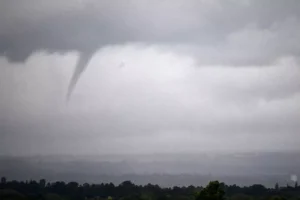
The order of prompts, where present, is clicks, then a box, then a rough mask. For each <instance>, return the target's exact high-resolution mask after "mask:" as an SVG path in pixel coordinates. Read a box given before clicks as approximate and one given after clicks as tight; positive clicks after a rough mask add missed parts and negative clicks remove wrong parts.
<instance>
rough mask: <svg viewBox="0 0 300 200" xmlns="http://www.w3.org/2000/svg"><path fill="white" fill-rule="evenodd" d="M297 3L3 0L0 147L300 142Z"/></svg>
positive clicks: (101, 149)
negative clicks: (70, 96)
mask: <svg viewBox="0 0 300 200" xmlns="http://www.w3.org/2000/svg"><path fill="white" fill-rule="evenodd" d="M299 10H300V4H299V1H298V0H252V1H251V0H227V1H223V0H163V1H159V0H157V1H156V0H154V1H153V0H152V1H150V0H126V1H125V0H111V1H96V0H85V1H80V0H78V1H74V0H64V1H58V0H53V1H50V0H23V1H18V0H3V1H0V97H1V101H0V128H1V131H0V151H1V152H4V154H5V153H7V154H9V153H15V154H34V153H36V152H40V153H41V154H49V153H60V152H65V153H74V152H75V153H83V154H84V153H94V152H97V153H111V152H113V153H123V152H127V153H132V152H134V151H136V149H138V151H139V152H147V153H149V152H150V153H151V152H155V151H157V152H164V151H170V152H172V151H174V152H178V151H189V152H193V151H203V150H204V151H205V150H225V151H229V150H235V151H241V150H245V151H247V150H249V151H254V150H281V151H283V150H295V149H296V150H299V142H297V141H298V140H296V139H295V138H297V137H298V136H297V134H298V133H299V130H300V127H299V123H298V122H299V120H300V115H299V109H300V108H299V100H300V96H299V94H300V93H299V91H300V82H299V80H300V72H299V69H300V68H299V54H300V49H299V48H300V47H299V45H298V44H299V43H300V41H299V40H300V37H299V35H300V28H299V27H300V12H299ZM74 66H75V73H74V75H73V78H72V72H73V71H74ZM76 66H77V67H76ZM83 71H85V73H83V74H82V72H83ZM80 75H81V77H80V84H78V85H77V86H76V88H75V84H76V81H77V80H78V79H79V76H80ZM70 79H71V84H70V85H69V80H70ZM68 85H69V86H68ZM68 88H69V89H68ZM73 89H74V92H73V96H72V101H70V102H69V103H68V104H67V105H66V104H65V102H64V96H65V94H67V93H69V94H70V93H71V92H72V91H73ZM68 90H69V91H68ZM32 144H34V145H32ZM154 147H155V148H154Z"/></svg>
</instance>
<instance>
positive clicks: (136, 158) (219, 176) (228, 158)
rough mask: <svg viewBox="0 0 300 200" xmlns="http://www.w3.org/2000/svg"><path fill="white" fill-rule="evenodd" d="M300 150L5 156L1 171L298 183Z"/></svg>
mask: <svg viewBox="0 0 300 200" xmlns="http://www.w3.org/2000/svg"><path fill="white" fill-rule="evenodd" d="M299 166H300V153H298V152H294V153H292V152H286V153H282V152H281V153H275V152H273V153H241V154H229V153H228V154H221V153H218V154H152V155H127V156H126V155H102V156H92V155H90V156H66V155H65V156H63V155H61V156H30V157H13V156H2V157H0V176H5V177H7V178H9V179H11V180H30V179H34V180H39V179H41V178H45V179H46V180H48V181H58V180H59V181H60V180H62V181H77V182H79V183H85V182H90V183H102V182H104V183H110V182H112V183H114V184H119V183H121V182H123V181H124V180H131V181H132V182H133V183H135V184H142V185H145V184H148V183H152V184H158V185H160V186H162V187H169V186H188V185H205V184H207V183H208V182H209V181H210V180H220V181H223V182H226V183H227V184H237V185H240V186H249V185H252V184H257V183H259V184H263V185H265V186H267V187H273V186H274V184H275V183H279V184H280V185H286V184H294V183H293V181H292V180H291V176H292V175H296V176H297V175H299V174H300V168H299Z"/></svg>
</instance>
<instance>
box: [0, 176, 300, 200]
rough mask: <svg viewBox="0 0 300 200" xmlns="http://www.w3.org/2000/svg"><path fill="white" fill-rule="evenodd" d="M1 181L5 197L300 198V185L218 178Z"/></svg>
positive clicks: (37, 199) (121, 199) (20, 199)
mask: <svg viewBox="0 0 300 200" xmlns="http://www.w3.org/2000/svg"><path fill="white" fill-rule="evenodd" d="M1 180H2V181H1V183H0V199H1V200H256V199H258V200H299V199H300V198H299V197H300V187H299V186H298V185H297V184H295V186H293V187H292V186H286V187H279V186H278V184H276V185H275V187H274V188H266V187H264V186H263V185H259V184H256V185H252V186H249V187H240V186H237V185H225V184H224V183H220V182H218V181H212V182H210V183H209V184H208V185H207V186H206V187H204V188H202V187H195V186H189V187H177V186H175V187H172V188H161V187H159V186H158V185H152V184H147V185H144V186H138V185H135V184H134V183H132V182H130V181H124V182H123V183H121V184H119V185H114V184H112V183H105V184H104V183H101V184H88V183H85V184H78V183H77V182H69V183H65V182H63V181H57V182H52V183H50V182H46V180H44V179H42V180H40V181H38V182H37V181H33V180H30V181H25V182H24V181H7V180H6V178H4V177H3V178H2V179H1Z"/></svg>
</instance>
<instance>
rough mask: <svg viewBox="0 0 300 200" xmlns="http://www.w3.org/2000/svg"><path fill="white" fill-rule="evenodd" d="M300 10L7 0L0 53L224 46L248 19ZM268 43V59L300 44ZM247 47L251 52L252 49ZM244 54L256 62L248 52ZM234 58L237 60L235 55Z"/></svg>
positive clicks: (0, 7) (273, 3)
mask: <svg viewBox="0 0 300 200" xmlns="http://www.w3.org/2000/svg"><path fill="white" fill-rule="evenodd" d="M299 10H300V3H299V1H297V0H286V1H283V0H262V1H234V0H228V1H196V0H188V1H182V0H176V1H168V0H167V1H157V2H153V1H147V0H143V1H135V0H130V1H118V0H114V1H91V0H90V1H70V0H67V1H63V2H61V1H57V0H55V1H36V0H25V1H22V2H20V1H16V0H9V1H8V0H4V1H1V2H0V13H1V14H0V16H1V17H0V27H1V30H0V54H1V55H3V56H6V57H7V58H8V59H10V60H11V61H24V60H26V59H27V58H28V56H30V55H31V54H32V53H33V52H36V51H41V50H45V51H49V52H68V51H79V52H85V51H89V52H90V51H97V50H98V49H99V48H101V47H103V46H105V45H112V44H123V43H127V42H146V43H156V44H157V43H169V44H193V45H201V46H211V47H212V48H214V47H215V48H219V47H220V46H222V45H223V46H224V44H225V43H226V39H227V37H228V35H229V34H231V33H234V32H236V31H239V30H242V29H244V28H245V26H247V25H248V24H256V25H257V27H258V29H263V30H268V28H270V27H272V25H273V26H274V23H277V22H279V23H281V22H282V21H284V20H286V19H288V18H289V17H294V18H296V19H298V18H297V17H298V16H299V12H298V11H299ZM294 25H295V27H292V28H295V29H296V28H297V27H296V26H297V25H299V21H296V23H295V24H294ZM271 31H272V30H271ZM275 31H277V30H275ZM280 38H281V37H279V39H280ZM254 39H255V38H254ZM286 39H287V40H288V39H289V38H286ZM275 42H279V43H281V42H282V41H275ZM271 47H274V44H272V45H271ZM223 48H226V45H225V47H223ZM265 48H266V50H265V52H262V55H261V56H262V57H264V55H266V58H265V59H264V58H260V57H258V59H261V60H262V61H265V62H266V61H268V59H270V58H271V59H272V55H273V56H278V54H280V55H285V54H287V53H289V54H293V55H298V54H299V49H298V48H297V47H295V45H293V44H289V45H285V48H282V49H281V50H276V51H279V52H273V51H270V52H268V50H270V49H268V46H266V47H265ZM250 50H251V49H250ZM228 51H230V49H228ZM245 51H246V52H248V53H249V50H245ZM200 53H201V51H200ZM222 53H223V54H224V53H225V52H223V51H222ZM268 54H271V55H268ZM280 55H279V56H280ZM208 56H211V55H208ZM222 56H224V55H219V57H222ZM244 59H245V60H247V61H249V62H251V59H250V60H249V58H244ZM255 59H256V58H253V59H252V61H253V60H255ZM212 60H215V57H214V58H212ZM237 60H239V61H240V60H243V56H241V57H240V58H239V57H238V56H237ZM223 61H226V59H223ZM221 62H222V59H221ZM229 62H233V63H234V59H231V60H230V61H229ZM240 62H242V61H240Z"/></svg>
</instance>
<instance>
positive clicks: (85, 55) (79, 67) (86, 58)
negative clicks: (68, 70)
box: [66, 52, 93, 102]
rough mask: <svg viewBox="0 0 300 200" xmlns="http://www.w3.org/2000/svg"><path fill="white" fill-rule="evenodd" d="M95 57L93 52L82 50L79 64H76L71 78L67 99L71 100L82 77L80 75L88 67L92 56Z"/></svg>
mask: <svg viewBox="0 0 300 200" xmlns="http://www.w3.org/2000/svg"><path fill="white" fill-rule="evenodd" d="M92 57H93V53H92V52H82V53H80V55H79V58H78V61H77V64H76V66H75V69H74V72H73V75H72V78H71V80H70V83H69V86H68V92H67V96H66V101H67V102H69V100H70V98H71V96H72V93H73V91H74V89H75V87H76V84H77V82H78V80H79V79H80V76H81V75H82V73H83V71H84V70H85V69H86V67H87V65H88V64H89V62H90V60H91V58H92Z"/></svg>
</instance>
